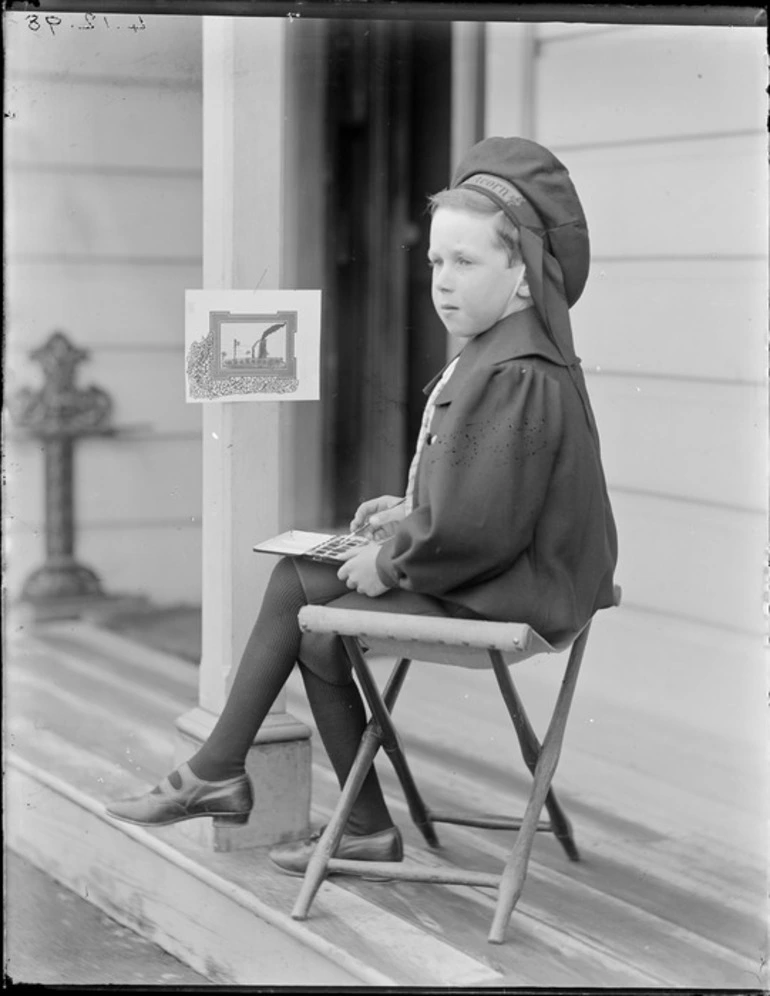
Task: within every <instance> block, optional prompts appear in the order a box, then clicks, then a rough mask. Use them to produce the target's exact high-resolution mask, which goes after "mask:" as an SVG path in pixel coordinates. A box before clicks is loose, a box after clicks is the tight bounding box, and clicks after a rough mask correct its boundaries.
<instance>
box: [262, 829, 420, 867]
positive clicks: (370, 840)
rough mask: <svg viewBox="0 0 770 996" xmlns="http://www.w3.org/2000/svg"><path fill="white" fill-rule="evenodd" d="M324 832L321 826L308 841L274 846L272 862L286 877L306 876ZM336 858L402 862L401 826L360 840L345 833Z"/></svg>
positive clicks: (271, 854) (335, 855) (336, 852)
mask: <svg viewBox="0 0 770 996" xmlns="http://www.w3.org/2000/svg"><path fill="white" fill-rule="evenodd" d="M325 829H326V827H321V829H320V830H317V831H316V832H315V833H313V834H312V835H311V836H310V837H308V838H307V840H300V841H294V842H293V843H289V844H280V845H279V846H278V847H274V848H273V849H272V850H271V851H270V860H271V861H272V862H273V864H274V865H277V866H278V867H279V868H280V869H281V871H282V872H286V874H287V875H304V874H305V871H306V870H307V866H308V863H309V861H310V859H311V857H312V856H313V852H314V851H315V849H316V846H317V844H318V841H319V840H320V838H321V835H322V834H323V832H324V830H325ZM334 857H335V858H346V859H348V860H352V861H402V860H403V858H404V844H403V841H402V839H401V832H400V830H399V829H398V827H389V828H388V829H387V830H380V831H378V833H370V834H365V835H364V836H360V837H356V836H354V835H353V834H350V833H343V835H342V837H341V838H340V842H339V844H338V845H337V850H336V851H335V852H334ZM329 874H330V875H333V874H334V872H333V871H329Z"/></svg>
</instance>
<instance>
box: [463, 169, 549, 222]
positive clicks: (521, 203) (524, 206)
mask: <svg viewBox="0 0 770 996" xmlns="http://www.w3.org/2000/svg"><path fill="white" fill-rule="evenodd" d="M458 186H460V187H464V188H470V189H471V190H476V191H478V193H480V194H486V196H487V197H489V199H490V200H492V201H494V203H495V204H497V206H498V207H499V208H500V210H501V211H504V212H505V214H507V215H508V217H509V218H510V219H511V221H512V222H513V223H514V224H515V225H517V226H518V227H519V228H530V229H534V230H536V231H537V230H539V231H541V232H543V231H545V226H544V225H543V222H542V220H541V218H540V216H539V215H538V213H537V211H535V209H534V208H533V207H532V205H531V204H530V203H529V201H528V200H527V198H526V197H525V196H524V194H522V192H521V191H520V190H519V188H518V187H516V186H515V185H514V184H513V183H511V181H510V180H504V179H503V178H502V177H500V176H494V175H493V174H492V173H474V174H473V175H472V176H467V177H466V178H465V179H464V180H463V181H462V182H461V183H460V184H458Z"/></svg>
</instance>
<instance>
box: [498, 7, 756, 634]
mask: <svg viewBox="0 0 770 996" xmlns="http://www.w3.org/2000/svg"><path fill="white" fill-rule="evenodd" d="M523 30H524V29H523V28H522V27H521V26H519V25H515V24H490V25H489V26H488V39H487V44H488V54H489V61H488V75H487V119H486V134H488V135H492V134H510V133H511V129H512V128H514V127H515V120H516V119H515V115H517V114H519V115H520V111H519V110H518V108H517V106H516V100H515V99H513V98H512V94H514V93H515V91H514V90H513V89H512V84H513V83H514V82H515V79H516V75H515V74H516V72H517V68H518V67H517V63H516V59H515V58H511V56H513V54H514V53H515V52H516V51H517V46H519V45H520V37H521V33H522V31H523ZM535 40H536V50H535V59H534V71H533V73H532V78H533V81H534V87H533V91H532V94H531V100H532V101H533V113H532V118H531V120H532V121H533V122H534V126H533V127H534V134H531V135H530V136H529V137H532V138H534V139H535V140H537V141H540V142H542V143H543V144H544V145H546V146H547V147H549V148H550V149H552V150H553V152H554V153H555V154H556V155H557V156H559V157H560V158H561V159H562V160H563V162H564V163H565V164H566V165H567V167H568V168H569V170H570V173H571V174H572V176H573V179H574V181H575V184H576V186H577V189H578V191H579V192H580V195H581V198H582V200H583V203H584V207H585V210H586V214H587V217H588V222H589V229H590V233H591V239H592V250H593V269H592V275H591V277H590V279H589V283H588V287H587V290H586V292H585V294H584V296H583V298H582V299H581V301H580V302H579V303H578V304H577V305H576V307H575V308H574V309H573V327H574V331H575V338H576V343H577V350H578V354H579V355H580V356H581V357H582V359H583V364H584V368H585V370H586V375H587V380H588V385H589V390H590V392H591V396H592V399H593V402H594V407H595V409H596V414H597V419H598V422H599V427H600V431H601V435H602V442H603V453H604V461H605V466H606V470H607V474H608V479H609V483H610V488H611V496H612V500H613V504H614V508H615V512H616V516H617V520H618V528H619V533H620V562H619V569H618V580H619V582H620V583H621V584H622V585H623V588H624V595H625V605H626V608H627V610H628V611H630V612H638V613H643V614H644V615H645V616H647V617H650V614H652V618H653V619H654V620H657V622H656V623H655V624H656V625H657V624H658V623H659V622H660V621H661V620H663V619H668V620H671V621H673V622H675V623H676V621H677V620H678V621H679V622H680V623H681V624H682V625H683V626H685V625H691V624H694V625H695V626H696V627H699V628H702V629H704V630H708V631H712V632H713V631H714V628H715V627H716V628H718V629H719V630H721V631H722V632H723V633H730V632H732V633H743V634H747V635H748V634H758V633H760V632H764V631H765V619H764V617H763V605H762V602H763V598H762V595H763V565H764V559H765V546H766V534H767V523H766V512H765V508H766V482H767V472H766V434H767V397H766V386H765V371H766V351H765V335H766V327H767V320H766V315H767V305H766V302H767V189H766V186H767V172H766V146H767V139H766V128H765V120H764V116H765V97H764V88H765V85H766V57H765V42H764V35H763V32H760V31H758V30H754V29H750V28H725V27H705V26H698V27H670V26H662V27H658V26H655V27H652V26H611V25H598V26H597V25H567V24H542V25H538V26H537V27H536V30H535ZM506 54H508V58H506Z"/></svg>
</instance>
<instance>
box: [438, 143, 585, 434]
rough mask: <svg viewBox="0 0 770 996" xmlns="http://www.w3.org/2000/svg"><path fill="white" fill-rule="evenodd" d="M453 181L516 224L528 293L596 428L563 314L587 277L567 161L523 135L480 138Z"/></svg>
mask: <svg viewBox="0 0 770 996" xmlns="http://www.w3.org/2000/svg"><path fill="white" fill-rule="evenodd" d="M452 186H453V187H466V188H468V189H471V190H477V191H479V192H480V193H482V194H485V195H486V196H487V197H489V198H490V199H491V200H492V201H494V202H495V204H497V206H498V207H499V208H500V209H501V210H502V211H504V212H505V213H506V214H507V215H508V217H509V218H510V219H511V221H513V223H514V224H515V225H516V226H517V228H518V230H519V239H520V247H521V254H522V257H523V259H524V263H525V265H526V267H527V281H528V283H529V287H530V290H531V292H532V300H533V302H534V305H535V307H536V308H537V310H538V312H539V314H540V317H541V318H542V320H543V323H544V325H545V328H546V330H547V332H548V334H549V336H550V338H551V340H552V341H553V343H554V345H555V346H556V348H557V349H558V351H559V353H560V355H561V357H562V360H563V361H564V364H565V366H567V367H568V369H569V372H570V375H571V377H572V380H573V382H574V384H575V387H576V388H577V390H578V393H579V394H580V397H581V399H582V401H583V407H584V409H585V413H586V418H587V419H588V423H589V425H590V426H591V428H592V430H593V432H594V434H596V424H595V421H594V417H593V412H592V411H591V403H590V401H589V399H588V394H587V392H586V388H585V382H584V379H583V373H582V371H581V370H580V361H579V360H578V358H577V356H576V355H575V346H574V343H573V341H572V326H571V323H570V317H569V309H570V308H571V307H572V305H573V304H574V303H575V302H576V301H577V300H578V298H579V297H580V295H581V294H582V293H583V288H584V287H585V283H586V280H587V279H588V269H589V265H590V259H591V252H590V244H589V240H588V225H587V224H586V218H585V215H584V214H583V208H582V206H581V204H580V199H579V198H578V195H577V191H576V190H575V187H574V185H573V183H572V180H571V179H570V175H569V173H568V172H567V168H566V166H564V164H563V163H562V162H560V161H559V160H558V159H557V158H556V156H554V155H553V153H551V152H549V151H548V149H546V148H543V146H542V145H538V144H537V142H531V141H529V139H526V138H485V139H484V141H482V142H479V143H478V144H477V145H474V146H473V148H472V149H470V150H469V152H468V153H467V154H466V155H465V157H464V158H463V160H462V161H461V162H460V164H459V166H458V167H457V169H456V170H455V173H454V176H453V177H452ZM596 438H597V445H598V435H597V437H596Z"/></svg>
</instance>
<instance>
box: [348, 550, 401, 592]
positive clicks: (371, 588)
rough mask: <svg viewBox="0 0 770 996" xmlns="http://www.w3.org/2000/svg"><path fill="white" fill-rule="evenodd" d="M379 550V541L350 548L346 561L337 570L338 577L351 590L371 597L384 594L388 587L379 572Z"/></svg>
mask: <svg viewBox="0 0 770 996" xmlns="http://www.w3.org/2000/svg"><path fill="white" fill-rule="evenodd" d="M379 552H380V545H379V543H369V544H368V545H367V546H364V547H359V549H358V550H348V551H347V553H346V554H345V563H344V564H343V565H342V567H340V569H339V570H338V571H337V577H338V578H339V579H340V581H344V582H345V584H346V585H347V586H348V588H350V589H351V591H357V592H359V594H361V595H368V596H369V598H376V597H377V596H378V595H382V594H384V593H385V592H386V591H387V590H388V587H387V585H384V584H383V583H382V581H381V580H380V575H379V574H378V573H377V566H376V560H377V554H378V553H379Z"/></svg>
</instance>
